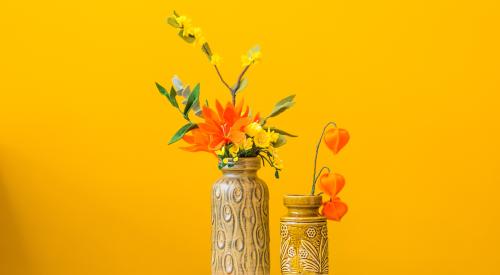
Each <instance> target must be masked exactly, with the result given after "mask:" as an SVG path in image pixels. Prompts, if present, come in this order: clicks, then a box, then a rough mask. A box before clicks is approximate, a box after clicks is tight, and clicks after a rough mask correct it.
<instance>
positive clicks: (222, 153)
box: [215, 146, 226, 157]
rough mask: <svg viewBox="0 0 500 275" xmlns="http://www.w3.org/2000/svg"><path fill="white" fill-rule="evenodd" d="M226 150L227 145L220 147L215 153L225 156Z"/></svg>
mask: <svg viewBox="0 0 500 275" xmlns="http://www.w3.org/2000/svg"><path fill="white" fill-rule="evenodd" d="M225 151H226V147H224V146H222V148H220V149H219V150H217V151H215V154H216V155H217V156H219V157H222V156H224V154H225Z"/></svg>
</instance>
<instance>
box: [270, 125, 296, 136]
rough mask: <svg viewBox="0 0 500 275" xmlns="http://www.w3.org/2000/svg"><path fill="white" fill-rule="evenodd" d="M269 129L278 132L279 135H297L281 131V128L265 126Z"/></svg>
mask: <svg viewBox="0 0 500 275" xmlns="http://www.w3.org/2000/svg"><path fill="white" fill-rule="evenodd" d="M267 129H269V130H271V131H273V132H275V133H278V134H280V135H285V136H289V137H298V136H297V135H294V134H291V133H288V132H286V131H283V130H281V129H278V128H275V127H268V128H266V130H267Z"/></svg>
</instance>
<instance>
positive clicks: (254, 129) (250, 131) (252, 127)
mask: <svg viewBox="0 0 500 275" xmlns="http://www.w3.org/2000/svg"><path fill="white" fill-rule="evenodd" d="M260 132H262V126H261V125H260V124H259V123H257V122H252V123H250V124H248V125H247V126H246V127H245V133H246V134H247V135H249V136H251V137H254V136H256V135H257V134H258V133H260Z"/></svg>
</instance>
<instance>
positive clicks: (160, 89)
mask: <svg viewBox="0 0 500 275" xmlns="http://www.w3.org/2000/svg"><path fill="white" fill-rule="evenodd" d="M155 84H156V88H158V91H160V94H162V95H164V96H168V93H167V90H166V89H165V88H164V87H163V86H161V85H160V84H159V83H158V82H155Z"/></svg>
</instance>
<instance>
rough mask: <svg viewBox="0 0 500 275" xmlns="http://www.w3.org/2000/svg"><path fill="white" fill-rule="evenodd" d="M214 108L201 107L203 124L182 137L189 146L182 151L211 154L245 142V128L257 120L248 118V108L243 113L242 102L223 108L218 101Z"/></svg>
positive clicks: (229, 104) (199, 124) (228, 104)
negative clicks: (230, 144) (228, 145)
mask: <svg viewBox="0 0 500 275" xmlns="http://www.w3.org/2000/svg"><path fill="white" fill-rule="evenodd" d="M215 108H216V110H213V109H211V108H209V107H208V106H203V108H202V114H203V119H204V122H201V123H198V128H196V129H194V130H192V131H191V132H190V134H187V135H184V137H183V138H182V139H183V140H184V141H186V142H187V143H189V144H190V146H187V147H182V149H184V150H186V151H191V152H198V151H206V152H212V153H213V152H214V151H216V150H219V149H220V148H221V147H222V146H224V145H225V144H227V143H231V142H232V143H234V144H241V143H242V142H243V141H244V140H245V131H244V129H245V127H246V126H247V125H248V124H250V123H251V122H253V121H255V120H258V116H256V118H254V119H252V118H251V117H250V116H249V108H248V106H247V108H246V110H245V111H244V112H243V100H242V101H240V102H239V103H238V104H237V105H236V106H234V105H233V104H231V103H229V102H228V103H227V104H226V106H225V107H224V106H222V104H220V102H219V101H215Z"/></svg>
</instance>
